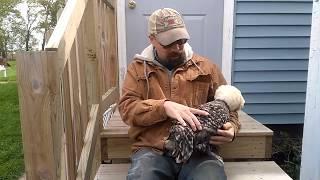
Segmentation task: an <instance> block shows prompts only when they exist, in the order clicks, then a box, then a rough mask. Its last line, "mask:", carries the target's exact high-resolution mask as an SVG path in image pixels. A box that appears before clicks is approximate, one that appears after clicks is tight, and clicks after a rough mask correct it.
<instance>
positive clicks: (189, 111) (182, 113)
mask: <svg viewBox="0 0 320 180" xmlns="http://www.w3.org/2000/svg"><path fill="white" fill-rule="evenodd" d="M163 106H164V109H165V111H166V114H167V116H169V117H171V118H174V119H176V120H178V121H179V122H180V123H181V124H182V125H183V126H186V125H187V124H186V122H187V123H188V124H189V125H190V127H191V128H192V130H193V131H196V130H197V129H198V130H201V129H202V127H201V124H200V122H199V120H198V119H197V117H196V116H195V115H194V114H199V115H205V116H207V115H209V113H208V112H206V111H202V110H199V109H194V108H190V107H188V106H185V105H182V104H178V103H175V102H172V101H165V102H164V105H163Z"/></svg>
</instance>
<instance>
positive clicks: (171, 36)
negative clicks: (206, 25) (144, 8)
mask: <svg viewBox="0 0 320 180" xmlns="http://www.w3.org/2000/svg"><path fill="white" fill-rule="evenodd" d="M148 34H149V35H155V37H156V39H157V40H158V41H159V42H160V44H162V45H164V46H166V45H169V44H171V43H173V42H175V41H177V40H179V39H190V36H189V33H188V31H187V29H186V25H185V24H184V21H183V19H182V16H181V15H180V14H179V13H178V12H177V11H176V10H174V9H171V8H163V9H158V10H156V11H154V12H153V13H152V14H151V16H150V17H149V24H148Z"/></svg>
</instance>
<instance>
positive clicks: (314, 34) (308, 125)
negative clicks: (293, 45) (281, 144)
mask: <svg viewBox="0 0 320 180" xmlns="http://www.w3.org/2000/svg"><path fill="white" fill-rule="evenodd" d="M319 21H320V1H314V2H313V14H312V29H311V44H310V60H309V72H308V84H307V99H306V112H305V119H304V131H303V140H302V160H301V173H300V179H320V170H319V167H320V156H319V149H320V145H319V143H317V141H318V140H316V139H317V138H319V137H320V131H319V128H320V123H319V119H320V111H319V109H320V95H319V92H320V78H319V77H320V72H319V71H320V24H319Z"/></svg>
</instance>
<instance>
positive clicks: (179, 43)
mask: <svg viewBox="0 0 320 180" xmlns="http://www.w3.org/2000/svg"><path fill="white" fill-rule="evenodd" d="M187 41H188V39H179V40H176V41H175V42H173V43H171V44H168V45H162V44H160V43H159V44H160V45H161V46H162V47H163V48H164V49H169V48H171V47H173V46H175V45H179V46H181V45H184V44H185V43H187Z"/></svg>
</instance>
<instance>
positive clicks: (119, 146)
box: [101, 111, 273, 160]
mask: <svg viewBox="0 0 320 180" xmlns="http://www.w3.org/2000/svg"><path fill="white" fill-rule="evenodd" d="M239 119H240V121H241V124H242V128H241V129H240V131H239V133H238V135H237V138H236V140H235V141H234V142H233V143H230V144H226V145H223V146H221V153H222V156H223V157H224V158H225V159H228V160H229V159H238V158H243V159H259V158H260V159H265V158H271V150H272V143H271V142H272V135H273V132H272V131H271V130H270V129H268V128H267V127H265V126H263V125H262V124H261V123H259V122H257V121H256V120H255V119H253V118H252V117H250V116H248V115H247V114H246V113H244V112H239ZM128 129H129V127H128V126H127V125H126V124H124V123H123V121H122V120H121V117H120V114H119V112H118V111H116V112H115V113H114V114H113V116H112V118H111V119H110V120H109V122H108V128H107V129H105V130H104V131H102V132H101V137H102V145H103V146H102V157H103V160H107V159H111V160H115V159H126V158H127V159H128V158H129V156H130V154H131V144H132V140H130V139H129V137H128Z"/></svg>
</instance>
